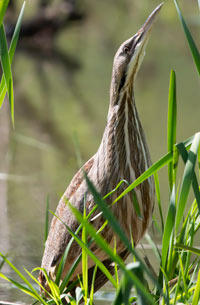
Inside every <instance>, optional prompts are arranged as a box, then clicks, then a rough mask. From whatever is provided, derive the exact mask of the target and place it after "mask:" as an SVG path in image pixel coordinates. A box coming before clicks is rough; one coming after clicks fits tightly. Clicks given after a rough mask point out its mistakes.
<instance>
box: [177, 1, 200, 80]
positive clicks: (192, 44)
mask: <svg viewBox="0 0 200 305" xmlns="http://www.w3.org/2000/svg"><path fill="white" fill-rule="evenodd" d="M174 3H175V7H176V10H177V12H178V16H179V19H180V21H181V24H182V26H183V30H184V33H185V36H186V38H187V41H188V44H189V47H190V50H191V52H192V56H193V59H194V62H195V65H196V68H197V71H198V73H199V74H200V54H199V51H198V49H197V47H196V44H195V42H194V39H193V37H192V35H191V33H190V31H189V29H188V26H187V24H186V22H185V20H184V18H183V15H182V14H181V11H180V9H179V6H178V3H177V1H176V0H174Z"/></svg>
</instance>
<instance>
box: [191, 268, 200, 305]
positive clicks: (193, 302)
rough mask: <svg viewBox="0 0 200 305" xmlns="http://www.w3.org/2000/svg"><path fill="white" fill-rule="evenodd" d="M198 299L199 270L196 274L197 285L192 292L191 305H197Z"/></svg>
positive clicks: (199, 290)
mask: <svg viewBox="0 0 200 305" xmlns="http://www.w3.org/2000/svg"><path fill="white" fill-rule="evenodd" d="M199 297H200V270H199V273H198V278H197V283H196V287H195V291H194V296H193V299H192V305H198V304H199Z"/></svg>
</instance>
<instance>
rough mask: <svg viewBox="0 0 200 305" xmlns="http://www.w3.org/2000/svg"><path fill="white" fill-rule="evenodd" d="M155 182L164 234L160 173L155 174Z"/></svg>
mask: <svg viewBox="0 0 200 305" xmlns="http://www.w3.org/2000/svg"><path fill="white" fill-rule="evenodd" d="M154 181H155V189H156V198H157V203H158V209H159V214H160V220H161V226H162V232H163V231H164V218H163V213H162V206H161V198H160V184H159V179H158V173H157V172H156V173H155V174H154Z"/></svg>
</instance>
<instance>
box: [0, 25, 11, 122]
mask: <svg viewBox="0 0 200 305" xmlns="http://www.w3.org/2000/svg"><path fill="white" fill-rule="evenodd" d="M0 57H1V65H2V69H3V73H4V77H5V82H6V88H7V93H8V98H9V102H10V113H11V118H12V123H13V126H14V93H13V79H12V72H11V65H10V58H9V54H8V46H7V41H6V34H5V29H4V26H3V24H1V25H0Z"/></svg>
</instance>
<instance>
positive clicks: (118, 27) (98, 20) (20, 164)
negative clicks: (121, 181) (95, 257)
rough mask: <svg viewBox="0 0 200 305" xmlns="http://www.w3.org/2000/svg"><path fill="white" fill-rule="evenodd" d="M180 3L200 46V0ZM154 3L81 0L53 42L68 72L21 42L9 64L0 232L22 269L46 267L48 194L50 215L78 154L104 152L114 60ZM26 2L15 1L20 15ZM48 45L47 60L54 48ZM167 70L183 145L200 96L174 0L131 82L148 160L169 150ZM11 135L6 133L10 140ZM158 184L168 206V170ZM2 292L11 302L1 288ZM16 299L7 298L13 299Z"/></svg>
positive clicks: (33, 8) (2, 115) (0, 117)
mask: <svg viewBox="0 0 200 305" xmlns="http://www.w3.org/2000/svg"><path fill="white" fill-rule="evenodd" d="M38 2H39V1H36V0H34V1H27V4H26V11H25V17H24V19H28V18H30V17H31V16H32V15H33V14H35V13H37V8H38ZM55 2H56V1H55ZM179 3H180V7H181V8H182V12H183V15H184V16H185V18H186V20H187V22H188V25H189V27H190V29H191V31H192V33H193V35H194V38H195V40H196V42H197V45H198V46H199V47H200V43H199V33H200V31H199V23H200V18H199V11H198V4H197V1H195V0H190V1H187V0H182V1H179ZM158 4H159V1H157V0H156V1H155V0H153V1H148V0H140V1H134V0H101V1H92V0H83V1H80V2H79V3H78V4H77V5H78V7H79V8H80V11H81V12H83V13H84V16H85V17H84V19H83V20H82V21H81V22H74V23H73V24H71V25H70V26H69V27H67V28H65V29H63V30H62V31H61V32H59V33H58V35H57V36H56V39H55V41H54V43H55V48H57V49H59V50H61V51H62V53H63V54H65V56H66V57H67V58H68V65H65V66H64V65H63V66H62V64H60V63H59V64H58V61H56V60H55V61H54V60H53V59H51V60H49V59H48V57H45V56H43V58H40V57H39V56H37V52H39V51H37V50H35V54H34V52H33V53H31V52H27V51H26V52H24V51H23V48H22V47H21V48H20V43H21V42H20V41H19V45H18V47H19V48H18V52H17V53H16V55H15V60H14V65H13V74H14V79H15V129H14V130H13V128H12V126H11V122H10V118H9V116H8V115H7V112H6V107H5V106H6V104H5V105H4V107H3V109H2V110H1V111H0V123H1V126H2V128H1V130H2V132H3V129H6V131H8V132H7V136H6V137H7V138H6V139H7V141H5V142H6V144H4V145H5V146H4V147H3V144H2V143H0V150H1V153H2V152H3V153H2V157H1V161H0V163H2V164H1V167H0V172H2V173H7V174H9V175H8V176H6V177H4V178H2V179H1V180H0V185H1V188H2V192H4V193H1V195H2V194H4V196H1V198H0V203H1V206H2V207H4V209H2V210H1V212H0V213H1V214H2V215H1V218H2V219H3V220H4V222H5V223H4V225H2V226H1V227H0V228H1V241H2V242H1V245H0V251H1V252H3V253H9V255H10V256H11V257H13V261H14V262H15V264H16V265H17V266H18V267H20V268H22V266H26V267H27V268H28V269H29V270H30V269H32V268H33V267H36V266H39V265H40V262H41V257H42V252H43V236H44V218H45V205H46V198H47V196H49V198H50V208H51V209H52V210H53V211H54V210H55V207H56V205H57V203H58V201H59V198H60V196H61V195H62V193H63V192H64V190H65V189H66V187H67V185H68V183H69V182H70V180H71V178H72V177H73V175H74V174H75V172H76V170H77V169H78V165H77V154H76V152H77V150H78V151H80V154H81V157H82V160H83V162H85V161H87V160H88V159H89V158H90V156H92V155H93V154H94V153H95V152H96V150H97V149H98V146H99V144H100V141H101V137H102V134H103V130H104V127H105V124H106V117H107V111H108V105H109V86H110V78H111V71H112V61H113V57H114V54H115V52H116V50H117V48H118V47H119V45H120V44H121V43H122V42H123V41H124V40H126V39H127V38H129V37H130V36H132V35H133V34H134V33H135V32H136V31H137V30H138V29H139V27H140V26H141V25H142V24H143V23H144V21H145V19H146V18H147V16H148V15H149V14H150V13H151V11H152V10H153V9H154V8H155V7H156V6H157V5H158ZM21 5H22V1H21V0H19V1H18V2H17V6H18V9H20V7H21ZM33 44H34V41H33ZM46 47H47V53H48V44H47V46H46ZM171 69H174V70H175V71H176V74H177V102H178V127H177V132H178V135H177V140H178V141H181V140H184V139H186V138H187V137H189V136H191V135H193V134H194V133H195V132H196V131H198V130H199V129H200V128H199V114H200V102H199V101H200V90H199V81H198V78H197V73H196V71H195V67H194V65H193V61H192V58H191V55H190V51H189V49H188V46H187V43H186V41H185V37H184V34H183V31H182V28H181V25H180V22H179V20H178V17H177V13H176V10H175V7H174V4H173V1H170V0H168V1H166V2H165V5H164V6H163V8H162V11H161V13H160V16H159V17H158V20H157V22H156V24H155V26H154V29H153V31H152V37H151V38H150V41H149V45H148V47H147V50H146V56H145V58H144V62H143V65H142V67H141V70H140V72H139V74H138V77H137V82H136V84H135V98H136V104H137V107H138V111H139V115H140V118H141V121H142V123H143V127H144V130H145V133H146V137H147V140H148V143H149V147H150V151H151V156H152V161H156V160H157V159H158V158H160V157H161V156H162V155H163V154H164V153H166V151H167V148H166V146H167V145H166V138H167V134H166V125H167V107H168V105H167V104H168V84H169V75H170V70H171ZM2 122H3V123H2ZM0 132H1V131H0ZM5 134H6V132H5V130H4V138H5ZM1 145H2V146H1ZM5 163H6V164H5ZM159 177H160V181H161V191H162V204H165V203H166V204H167V199H168V198H166V195H165V194H166V193H167V190H168V189H166V188H168V185H167V184H166V177H167V170H166V169H164V170H162V171H161V172H160V174H159ZM7 272H9V270H8V271H7ZM1 295H2V297H1V298H2V299H3V298H4V299H8V295H9V294H8V293H5V289H3V288H0V296H1ZM11 295H12V296H11ZM11 295H9V298H11V299H14V297H13V294H12V293H11Z"/></svg>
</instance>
